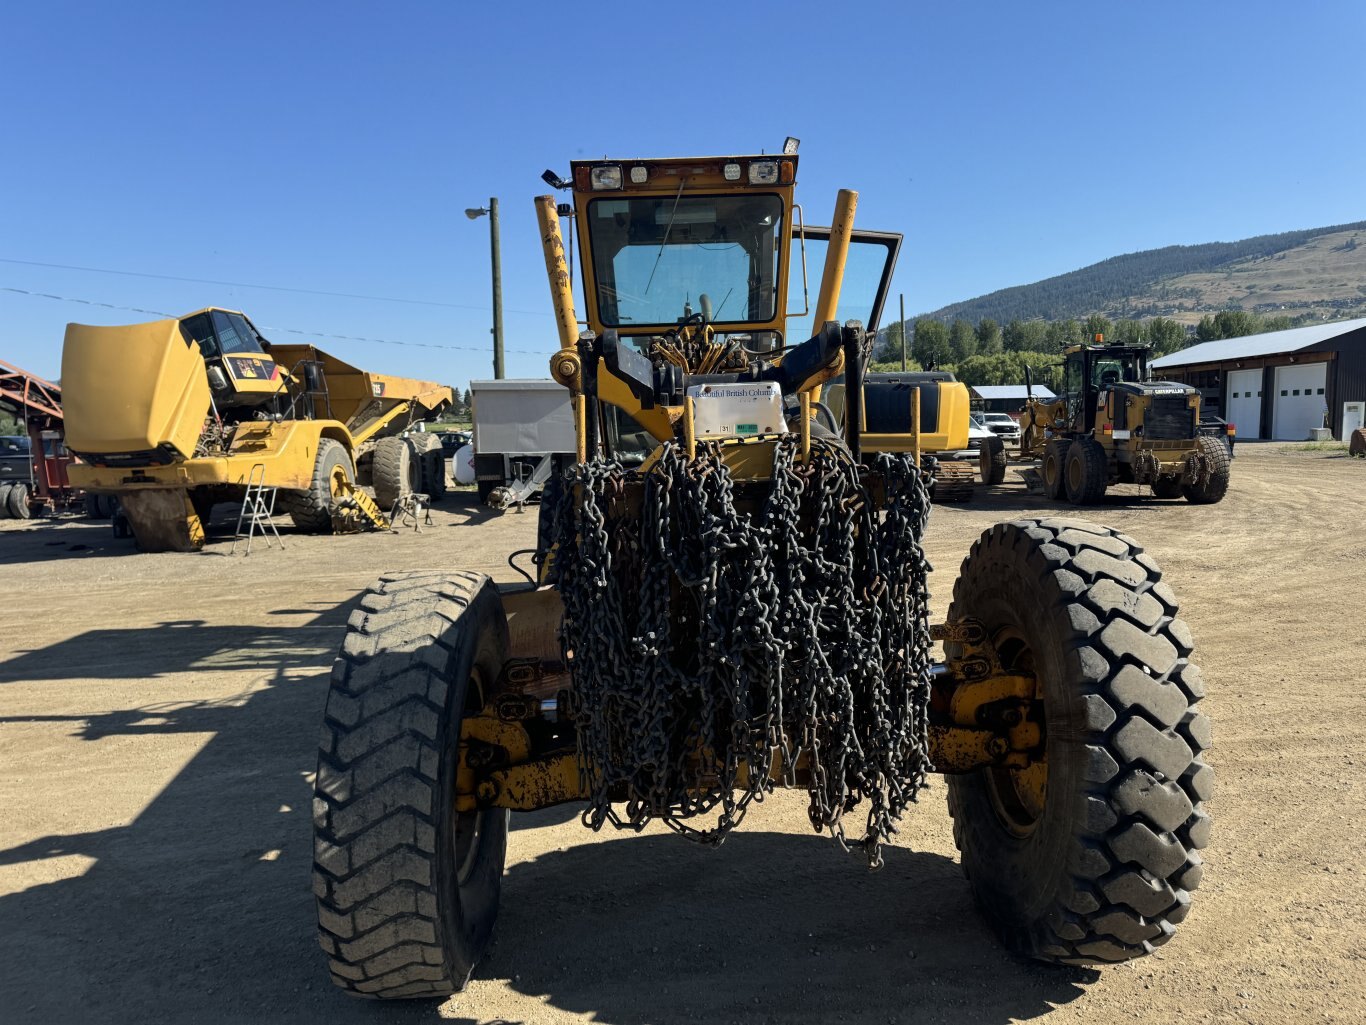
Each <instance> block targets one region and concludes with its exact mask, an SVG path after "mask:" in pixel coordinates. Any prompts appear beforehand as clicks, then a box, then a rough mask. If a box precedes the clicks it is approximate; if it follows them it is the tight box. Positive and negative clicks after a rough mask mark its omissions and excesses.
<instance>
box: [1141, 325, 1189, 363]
mask: <svg viewBox="0 0 1366 1025" xmlns="http://www.w3.org/2000/svg"><path fill="white" fill-rule="evenodd" d="M1146 334H1147V336H1148V344H1149V345H1151V346H1152V347H1153V352H1154V353H1156V354H1157V355H1159V356H1165V355H1167V354H1168V353H1172V352H1176V351H1177V350H1178V349H1184V348H1185V347H1186V329H1185V328H1184V327H1182V326H1181V325H1180V324H1178V323H1177V322H1176V321H1174V320H1168V319H1167V318H1166V317H1154V318H1153V319H1152V320H1150V321H1148V324H1147V328H1146Z"/></svg>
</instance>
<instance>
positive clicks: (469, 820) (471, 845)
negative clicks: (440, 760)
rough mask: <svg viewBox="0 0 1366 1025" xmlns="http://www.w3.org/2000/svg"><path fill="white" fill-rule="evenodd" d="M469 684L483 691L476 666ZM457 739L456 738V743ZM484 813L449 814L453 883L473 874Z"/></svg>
mask: <svg viewBox="0 0 1366 1025" xmlns="http://www.w3.org/2000/svg"><path fill="white" fill-rule="evenodd" d="M469 686H470V688H471V691H470V692H472V693H474V694H483V693H484V681H483V677H482V675H481V674H480V672H479V670H478V668H474V669H471V670H470V682H469ZM458 743H459V741H458V740H457V744H458ZM483 819H484V814H483V812H480V811H467V812H457V813H456V814H454V815H452V816H451V850H453V851H454V852H455V884H456V886H457V887H463V886H465V885H466V884H467V883H468V882H469V881H470V879H471V877H472V876H473V875H474V868H475V865H477V864H478V862H479V841H480V840H481V838H482V837H483V832H484V823H483Z"/></svg>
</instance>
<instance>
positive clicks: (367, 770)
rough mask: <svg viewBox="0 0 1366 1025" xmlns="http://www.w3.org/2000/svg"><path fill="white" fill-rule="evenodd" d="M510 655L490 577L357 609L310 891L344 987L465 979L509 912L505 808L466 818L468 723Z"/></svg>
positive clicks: (373, 594)
mask: <svg viewBox="0 0 1366 1025" xmlns="http://www.w3.org/2000/svg"><path fill="white" fill-rule="evenodd" d="M506 653H507V620H506V619H505V617H504V614H503V606H502V602H501V600H500V599H499V597H498V590H497V588H496V587H495V586H494V585H493V583H492V581H490V580H489V578H488V577H486V576H484V575H483V574H479V573H457V574H446V573H406V574H394V575H392V576H386V577H384V578H382V579H381V580H380V582H379V583H378V584H377V585H375V586H374V587H373V588H371V589H370V591H369V592H367V593H366V594H365V596H364V597H363V598H362V599H361V603H360V608H359V609H357V611H355V612H354V613H352V615H351V619H350V622H349V623H348V624H347V628H346V637H345V639H344V640H343V642H342V648H341V652H340V654H339V655H338V657H337V661H336V664H335V665H334V666H333V669H332V683H331V688H330V690H329V692H328V697H327V708H326V711H325V714H324V715H325V717H324V721H323V729H322V740H321V750H320V751H319V754H318V774H317V777H316V782H315V784H314V797H313V836H314V861H313V891H314V894H315V895H316V897H317V907H318V934H319V942H320V943H321V944H322V948H323V950H324V951H326V952H327V954H328V957H329V959H330V963H331V969H332V980H333V982H335V983H336V984H337V985H338V986H340V987H341V988H342V989H344V990H346V991H348V992H350V993H352V994H355V995H357V996H366V997H376V998H382V999H393V998H404V997H432V996H442V995H445V994H447V993H453V992H457V991H459V990H460V989H462V988H463V987H464V985H465V982H466V980H467V979H468V978H469V975H470V972H471V970H473V968H474V966H475V964H476V962H477V961H478V960H479V958H480V956H482V954H483V953H484V951H485V949H486V948H487V946H488V943H489V939H490V937H491V935H492V932H493V923H494V919H495V918H496V916H497V913H498V897H499V891H500V889H501V885H502V874H503V862H504V859H505V857H506V853H507V835H508V813H507V811H506V810H503V809H488V810H484V811H476V812H466V813H456V812H455V811H454V800H455V787H456V771H457V769H458V767H459V745H460V725H461V720H462V719H463V717H464V715H465V714H466V713H467V712H470V711H477V710H478V709H479V708H480V707H481V702H482V696H483V693H484V689H485V688H488V687H492V686H493V685H494V682H495V681H496V679H497V677H498V673H499V671H500V670H501V668H502V666H503V663H504V661H505V659H506Z"/></svg>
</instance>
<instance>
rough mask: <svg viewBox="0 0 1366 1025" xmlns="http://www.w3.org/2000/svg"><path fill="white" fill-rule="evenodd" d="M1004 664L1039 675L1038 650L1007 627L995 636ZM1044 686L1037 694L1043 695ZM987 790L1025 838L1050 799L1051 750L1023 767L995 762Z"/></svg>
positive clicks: (1009, 826) (1006, 821) (1000, 815)
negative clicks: (1036, 651) (1036, 661)
mask: <svg viewBox="0 0 1366 1025" xmlns="http://www.w3.org/2000/svg"><path fill="white" fill-rule="evenodd" d="M995 643H996V651H997V654H998V655H999V656H1000V659H1001V666H1002V668H1004V669H1005V671H1006V672H1007V673H1011V672H1020V673H1029V674H1031V675H1035V677H1036V678H1037V670H1036V668H1035V665H1034V653H1033V651H1032V650H1031V649H1030V647H1029V645H1028V643H1027V642H1026V641H1025V639H1024V638H1023V637H1022V636H1020V634H1019V633H1017V632H1016V631H1015V630H1005V631H1002V632H1001V633H1000V634H998V635H997V637H996V638H995ZM1042 696H1043V695H1042V686H1040V687H1039V691H1038V692H1036V697H1040V698H1041V697H1042ZM986 777H987V793H988V795H989V796H990V798H991V807H992V810H993V811H995V813H996V817H997V819H998V820H1000V823H1001V825H1002V826H1004V827H1005V828H1006V830H1007V831H1008V832H1010V833H1011V834H1012V835H1014V836H1017V837H1020V838H1021V839H1023V838H1025V837H1028V836H1029V835H1030V834H1032V833H1033V832H1034V830H1035V829H1036V828H1038V825H1039V821H1040V819H1042V818H1043V813H1044V808H1045V807H1046V805H1047V800H1048V754H1047V750H1046V749H1045V752H1044V754H1042V755H1040V756H1039V757H1038V758H1036V759H1031V760H1030V762H1029V764H1028V765H1027V766H1025V767H1023V768H1013V767H1011V766H1006V765H993V766H991V767H989V768H988V769H987V771H986Z"/></svg>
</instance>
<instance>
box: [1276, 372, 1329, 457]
mask: <svg viewBox="0 0 1366 1025" xmlns="http://www.w3.org/2000/svg"><path fill="white" fill-rule="evenodd" d="M1327 369H1328V364H1327V363H1306V364H1305V365H1304V366H1299V367H1277V368H1276V394H1275V396H1274V398H1273V399H1272V401H1273V402H1274V403H1275V405H1274V407H1273V409H1274V413H1273V414H1272V417H1271V429H1272V431H1271V436H1272V437H1273V438H1276V439H1278V440H1281V441H1305V440H1307V439H1308V438H1309V431H1310V430H1311V429H1312V428H1314V427H1322V426H1323V411H1324V409H1325V408H1326V407H1327V403H1328V398H1327V396H1326V395H1325V394H1324V388H1325V385H1326V382H1327V378H1328V374H1327Z"/></svg>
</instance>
